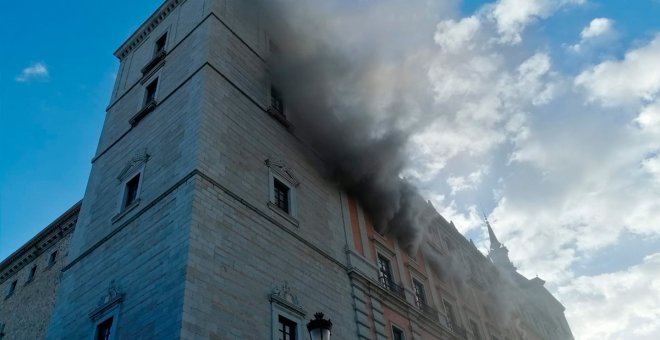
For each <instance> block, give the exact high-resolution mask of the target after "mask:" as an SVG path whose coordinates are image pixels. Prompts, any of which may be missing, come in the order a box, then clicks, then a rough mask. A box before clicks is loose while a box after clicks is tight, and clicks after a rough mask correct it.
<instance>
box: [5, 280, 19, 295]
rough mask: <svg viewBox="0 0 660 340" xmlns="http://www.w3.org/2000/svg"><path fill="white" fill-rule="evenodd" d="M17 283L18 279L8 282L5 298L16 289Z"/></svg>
mask: <svg viewBox="0 0 660 340" xmlns="http://www.w3.org/2000/svg"><path fill="white" fill-rule="evenodd" d="M17 284H18V281H16V280H14V281H12V283H11V284H9V289H8V290H7V295H6V298H7V297H10V296H11V295H12V294H14V292H15V291H16V285H17Z"/></svg>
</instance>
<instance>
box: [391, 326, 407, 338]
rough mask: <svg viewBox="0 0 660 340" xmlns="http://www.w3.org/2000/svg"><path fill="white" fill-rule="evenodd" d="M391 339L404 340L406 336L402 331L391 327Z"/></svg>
mask: <svg viewBox="0 0 660 340" xmlns="http://www.w3.org/2000/svg"><path fill="white" fill-rule="evenodd" d="M392 339H393V340H406V336H405V334H404V333H403V330H402V329H400V328H398V327H396V326H392Z"/></svg>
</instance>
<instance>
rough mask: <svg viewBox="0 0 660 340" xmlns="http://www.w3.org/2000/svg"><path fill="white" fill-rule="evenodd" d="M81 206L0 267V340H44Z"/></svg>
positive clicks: (7, 259)
mask: <svg viewBox="0 0 660 340" xmlns="http://www.w3.org/2000/svg"><path fill="white" fill-rule="evenodd" d="M79 211H80V202H78V203H76V204H75V205H74V206H73V207H71V208H70V209H69V210H67V211H66V212H65V213H64V214H62V216H60V217H59V218H57V219H56V220H55V221H54V222H53V223H51V224H50V225H48V226H47V227H46V228H45V229H44V230H42V231H41V232H40V233H39V234H37V235H36V236H34V237H33V238H32V239H31V240H30V241H28V242H27V243H26V244H25V245H23V246H22V247H21V248H20V249H18V250H17V251H15V252H14V253H13V254H11V255H9V257H7V258H6V259H5V260H4V261H2V263H0V339H3V340H4V339H43V338H44V337H45V335H46V330H47V329H48V320H49V319H50V315H51V313H52V311H53V306H54V305H55V292H56V290H57V286H58V284H59V281H60V280H59V279H60V271H61V270H62V267H63V264H64V263H65V262H66V259H67V250H68V248H69V241H70V239H71V235H72V233H73V230H74V229H75V226H76V220H77V219H78V212H79Z"/></svg>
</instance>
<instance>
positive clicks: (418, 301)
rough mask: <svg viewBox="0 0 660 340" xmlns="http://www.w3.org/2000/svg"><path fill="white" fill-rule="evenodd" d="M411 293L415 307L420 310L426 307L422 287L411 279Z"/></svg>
mask: <svg viewBox="0 0 660 340" xmlns="http://www.w3.org/2000/svg"><path fill="white" fill-rule="evenodd" d="M413 292H414V293H415V306H417V307H418V308H420V309H423V308H425V307H426V294H425V293H424V285H423V284H422V283H421V282H419V281H417V280H415V279H413Z"/></svg>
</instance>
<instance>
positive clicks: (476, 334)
mask: <svg viewBox="0 0 660 340" xmlns="http://www.w3.org/2000/svg"><path fill="white" fill-rule="evenodd" d="M470 328H471V329H472V335H473V336H474V339H475V340H481V334H480V333H479V326H477V323H476V322H474V320H470Z"/></svg>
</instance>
